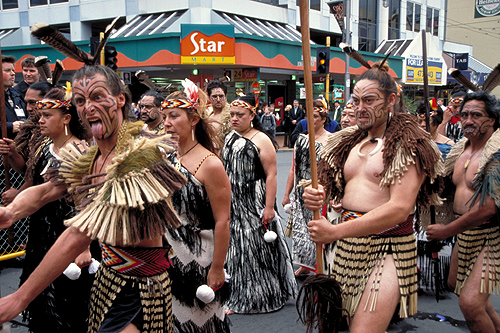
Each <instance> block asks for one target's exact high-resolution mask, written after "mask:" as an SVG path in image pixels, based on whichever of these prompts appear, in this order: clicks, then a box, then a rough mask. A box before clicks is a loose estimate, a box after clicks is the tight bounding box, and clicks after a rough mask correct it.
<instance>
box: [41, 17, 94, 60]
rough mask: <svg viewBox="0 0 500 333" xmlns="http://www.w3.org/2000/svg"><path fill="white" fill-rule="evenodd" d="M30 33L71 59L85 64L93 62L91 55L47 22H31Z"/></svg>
mask: <svg viewBox="0 0 500 333" xmlns="http://www.w3.org/2000/svg"><path fill="white" fill-rule="evenodd" d="M31 34H32V35H33V36H35V37H36V38H38V39H40V40H41V41H42V42H45V43H47V44H49V45H50V46H51V47H52V48H54V49H55V50H57V51H59V52H61V53H62V54H64V55H65V56H67V57H70V58H71V59H74V60H77V61H80V62H83V63H85V64H86V65H92V64H93V57H92V56H90V55H88V54H87V53H86V52H84V51H83V50H82V49H80V48H79V47H78V46H76V45H75V43H73V42H72V41H70V40H69V39H67V38H66V37H64V35H63V34H62V33H61V32H59V31H58V30H57V29H55V28H54V27H51V26H50V25H48V24H47V23H35V24H33V25H32V26H31Z"/></svg>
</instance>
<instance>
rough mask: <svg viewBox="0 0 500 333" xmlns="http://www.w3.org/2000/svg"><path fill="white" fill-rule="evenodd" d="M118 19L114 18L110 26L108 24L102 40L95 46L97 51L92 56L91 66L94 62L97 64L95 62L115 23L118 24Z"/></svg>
mask: <svg viewBox="0 0 500 333" xmlns="http://www.w3.org/2000/svg"><path fill="white" fill-rule="evenodd" d="M119 18H120V16H118V17H116V18H115V19H114V20H113V22H111V23H110V24H108V26H107V27H106V29H105V30H104V38H103V39H102V40H101V42H100V43H99V45H98V46H97V49H96V51H95V53H94V54H93V65H95V64H96V62H97V60H98V59H99V55H100V54H101V50H102V49H103V48H104V46H105V45H106V42H107V41H108V38H109V35H111V31H113V29H114V27H115V25H116V22H118V19H119Z"/></svg>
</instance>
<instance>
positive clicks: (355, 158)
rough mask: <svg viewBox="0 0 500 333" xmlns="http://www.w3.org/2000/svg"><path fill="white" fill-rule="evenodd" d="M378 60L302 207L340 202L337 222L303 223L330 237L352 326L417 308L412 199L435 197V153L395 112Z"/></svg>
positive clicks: (374, 325) (391, 84)
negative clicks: (351, 117) (352, 118)
mask: <svg viewBox="0 0 500 333" xmlns="http://www.w3.org/2000/svg"><path fill="white" fill-rule="evenodd" d="M388 70H389V68H388V66H387V65H384V66H381V65H380V64H379V63H376V64H374V65H373V66H372V68H371V69H369V70H368V71H366V72H365V73H364V74H362V75H361V77H360V78H359V80H358V81H357V82H356V86H355V87H354V91H353V95H352V98H353V104H354V107H353V109H354V112H355V115H356V123H357V126H353V127H348V128H345V129H343V130H342V131H339V132H336V133H334V134H332V135H331V136H330V138H329V139H328V141H327V142H326V144H325V145H324V146H323V149H322V150H321V152H320V155H321V160H320V162H319V164H318V174H319V182H320V186H319V188H318V189H312V188H311V187H307V188H306V189H305V193H304V201H305V204H306V207H307V208H308V209H310V210H317V209H319V208H321V207H322V205H323V204H324V203H326V202H329V201H330V200H333V202H334V203H335V204H337V203H340V202H341V203H342V214H341V221H340V222H339V223H338V224H331V223H330V221H328V220H327V219H326V218H324V217H321V218H320V219H319V220H313V221H310V222H309V223H308V227H309V233H310V236H311V239H312V240H313V241H314V242H316V243H321V244H327V243H331V242H335V241H336V244H335V250H334V251H335V255H334V259H333V262H332V263H326V264H327V266H331V277H332V278H334V279H336V280H337V282H338V283H339V284H340V286H341V291H342V308H344V309H346V310H347V312H348V317H349V318H348V319H349V320H348V322H349V326H350V327H349V329H350V331H351V332H385V330H386V329H387V327H388V325H389V323H390V321H391V318H392V316H393V314H394V312H395V309H396V306H397V305H398V303H400V311H399V316H400V317H401V318H406V317H408V316H411V315H413V314H415V313H416V312H417V289H418V285H417V284H418V282H417V253H416V242H415V236H414V232H413V212H414V208H415V204H416V203H418V204H422V205H426V204H429V203H431V202H433V203H438V202H439V197H438V196H437V194H436V193H437V190H438V189H439V184H440V183H441V182H440V178H439V177H438V170H439V167H440V166H441V168H442V164H441V165H440V156H441V154H440V153H439V150H438V148H437V147H436V145H435V144H434V143H433V142H432V140H431V139H430V138H429V136H428V135H427V134H426V133H425V132H424V131H422V130H421V129H420V128H418V127H417V124H416V122H415V121H414V120H412V118H411V116H410V115H407V114H396V115H394V114H392V113H393V112H392V110H393V109H394V104H395V102H396V94H397V86H396V82H395V81H394V79H393V78H392V77H391V76H390V75H389V73H388Z"/></svg>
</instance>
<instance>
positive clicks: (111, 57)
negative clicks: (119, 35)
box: [104, 45, 118, 71]
mask: <svg viewBox="0 0 500 333" xmlns="http://www.w3.org/2000/svg"><path fill="white" fill-rule="evenodd" d="M117 55H118V52H116V47H114V46H111V45H106V46H105V47H104V65H106V66H108V67H109V68H111V69H112V70H114V71H116V70H117V69H118V66H117V65H116V63H117V62H118V59H116V56H117Z"/></svg>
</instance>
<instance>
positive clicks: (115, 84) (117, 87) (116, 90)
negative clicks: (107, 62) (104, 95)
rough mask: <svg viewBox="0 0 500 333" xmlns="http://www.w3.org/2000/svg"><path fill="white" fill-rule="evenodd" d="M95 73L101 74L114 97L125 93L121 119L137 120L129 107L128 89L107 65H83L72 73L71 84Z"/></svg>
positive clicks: (130, 97)
mask: <svg viewBox="0 0 500 333" xmlns="http://www.w3.org/2000/svg"><path fill="white" fill-rule="evenodd" d="M96 74H101V75H102V76H104V78H105V80H106V85H107V86H108V88H109V89H110V90H111V94H112V95H113V96H115V97H117V96H119V95H120V93H123V94H124V95H125V104H124V105H123V107H122V113H123V119H127V120H130V121H135V120H137V118H136V116H135V115H134V114H133V113H132V111H131V109H130V103H131V102H132V96H131V95H130V91H129V90H127V89H126V87H125V85H124V84H123V83H122V80H121V78H120V77H119V76H118V74H116V72H114V71H113V70H112V69H111V68H109V67H107V66H101V65H98V66H87V65H85V66H83V67H82V68H80V69H78V70H77V71H76V72H75V74H74V75H73V79H72V80H71V84H72V85H74V84H75V81H76V80H81V79H83V78H85V77H93V76H95V75H96Z"/></svg>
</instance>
